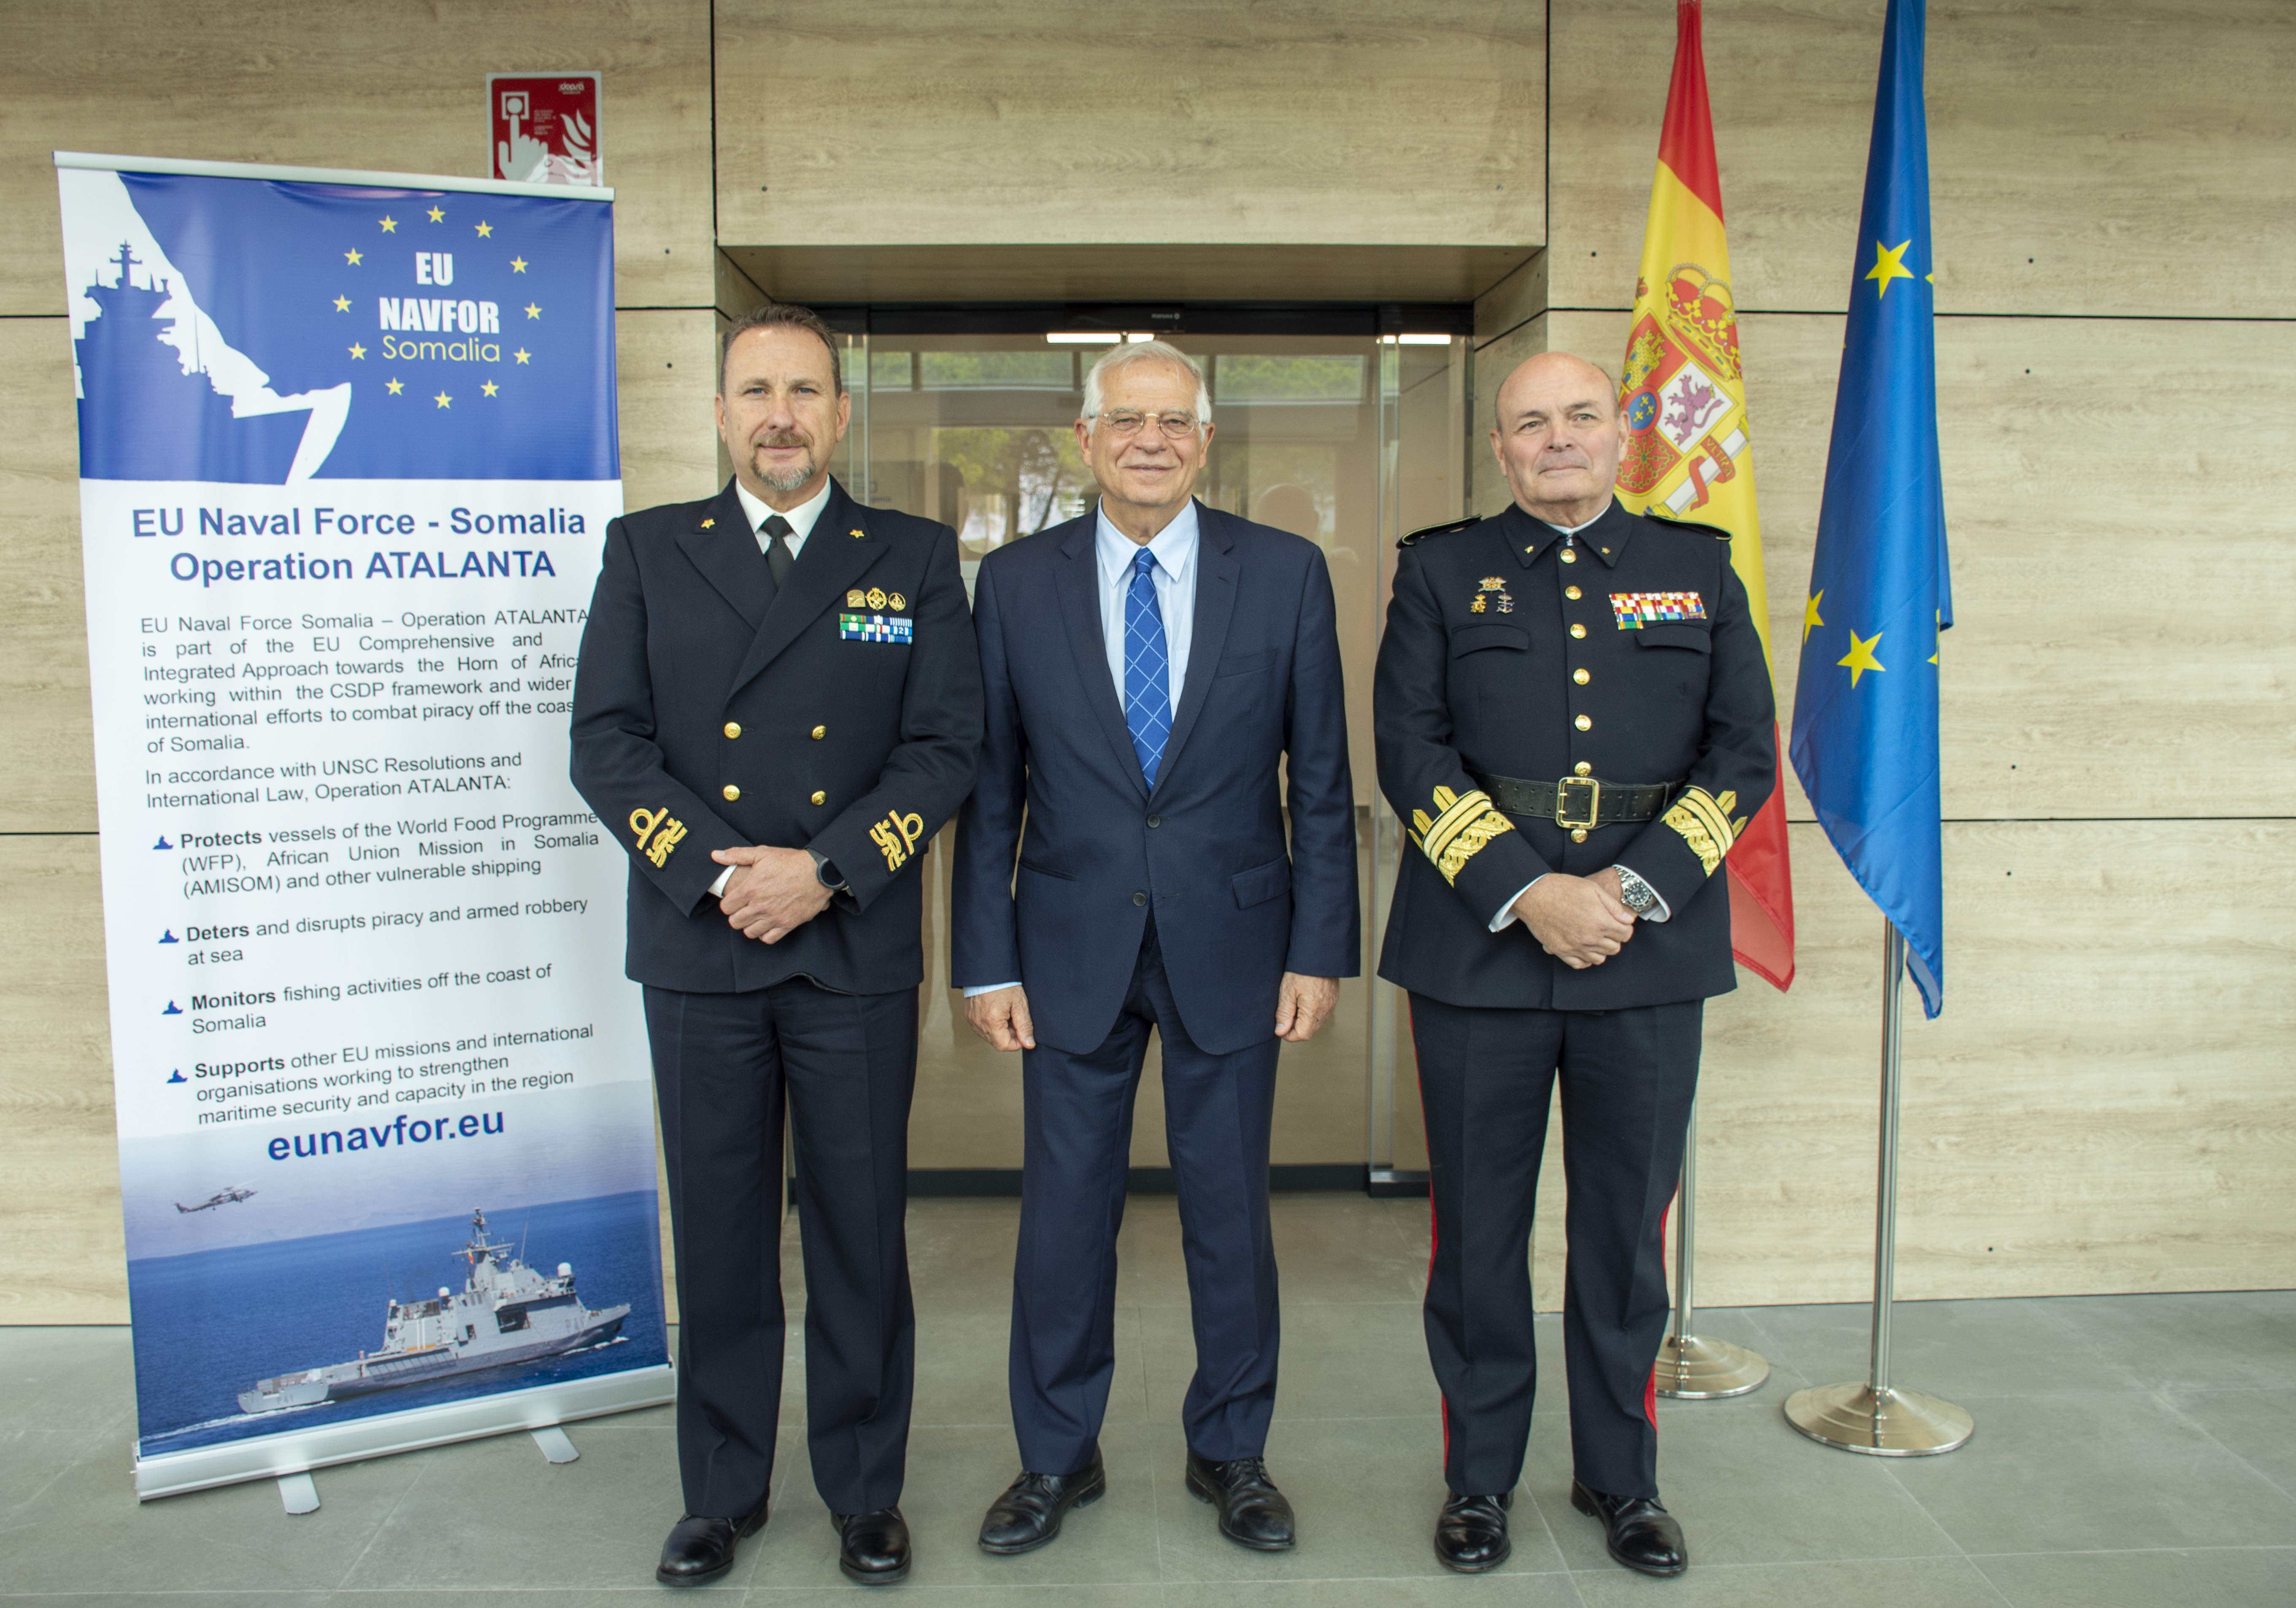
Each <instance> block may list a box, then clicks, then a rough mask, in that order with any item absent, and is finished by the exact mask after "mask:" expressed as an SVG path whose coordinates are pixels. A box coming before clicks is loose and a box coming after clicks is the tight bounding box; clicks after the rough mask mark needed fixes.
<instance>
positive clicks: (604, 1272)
mask: <svg viewBox="0 0 2296 1608" xmlns="http://www.w3.org/2000/svg"><path fill="white" fill-rule="evenodd" d="M472 1204H473V1205H477V1204H481V1202H472ZM488 1228H489V1230H490V1231H491V1232H492V1233H493V1234H494V1235H495V1236H496V1238H497V1239H500V1240H504V1241H507V1242H508V1243H510V1244H511V1245H512V1246H513V1247H520V1246H523V1255H522V1257H521V1259H523V1260H526V1261H528V1262H529V1265H530V1266H532V1267H534V1268H537V1269H538V1270H540V1271H541V1272H543V1273H544V1274H545V1275H547V1274H548V1273H550V1272H552V1271H554V1270H555V1268H556V1267H557V1265H558V1264H559V1263H560V1262H568V1263H571V1264H572V1266H573V1268H574V1275H575V1279H576V1284H577V1286H578V1293H579V1295H580V1298H581V1300H582V1301H583V1302H584V1303H585V1304H586V1305H587V1306H589V1307H592V1308H595V1309H604V1308H608V1307H613V1306H621V1305H625V1304H626V1305H627V1306H628V1308H629V1309H630V1311H629V1316H628V1317H627V1318H625V1319H624V1320H623V1322H622V1326H621V1333H619V1335H618V1336H616V1337H615V1338H614V1339H612V1340H611V1341H605V1342H604V1343H602V1344H599V1345H596V1346H594V1347H592V1348H590V1349H588V1350H580V1351H576V1352H572V1353H570V1354H569V1355H566V1356H562V1357H545V1358H537V1359H536V1360H533V1361H529V1362H523V1363H514V1364H512V1365H510V1366H504V1367H497V1368H489V1369H486V1370H483V1371H480V1372H473V1373H464V1374H455V1375H452V1376H450V1377H447V1378H443V1379H437V1380H433V1381H430V1382H426V1383H420V1384H408V1385H403V1386H399V1387H398V1388H395V1389H390V1390H380V1391H373V1392H371V1393H369V1394H366V1395H363V1396H355V1397H353V1398H351V1399H349V1400H348V1401H326V1402H323V1403H321V1404H319V1405H317V1406H316V1407H289V1408H286V1409H283V1410H281V1411H276V1412H264V1413H246V1412H242V1411H241V1409H240V1404H239V1393H240V1392H241V1391H245V1390H249V1389H250V1388H252V1387H253V1386H254V1385H255V1383H256V1382H258V1380H264V1379H274V1378H276V1377H278V1376H279V1375H281V1374H292V1373H298V1372H300V1371H302V1370H304V1369H307V1368H318V1367H324V1366H328V1365H329V1364H332V1363H339V1362H348V1361H351V1360H353V1359H355V1358H357V1357H358V1356H359V1355H360V1353H361V1352H363V1351H364V1352H366V1353H369V1354H372V1353H373V1352H374V1351H375V1350H378V1349H379V1348H380V1347H381V1343H382V1333H383V1321H384V1316H385V1310H386V1303H387V1301H388V1300H389V1298H391V1297H393V1296H396V1297H398V1299H400V1300H414V1299H420V1298H423V1297H428V1296H430V1295H432V1294H434V1293H435V1292H437V1291H438V1290H439V1287H440V1286H442V1285H444V1286H447V1287H449V1288H453V1289H456V1290H459V1289H460V1288H461V1287H462V1284H463V1280H464V1278H465V1277H466V1276H468V1274H469V1272H470V1268H469V1265H468V1264H467V1263H466V1262H465V1261H464V1260H463V1257H462V1254H461V1252H462V1247H463V1242H464V1241H466V1240H467V1239H468V1238H469V1237H470V1235H471V1218H470V1214H469V1212H468V1211H467V1210H465V1211H463V1212H461V1213H459V1214H458V1215H455V1216H453V1217H442V1218H432V1219H430V1221H428V1222H422V1223H402V1224H394V1225H392V1226H391V1227H386V1228H364V1229H359V1230H357V1231H355V1232H352V1233H348V1234H326V1235H316V1236H314V1237H312V1238H309V1239H300V1240H279V1241H274V1242H272V1243H269V1244H263V1245H241V1246H236V1247H234V1248H232V1249H230V1250H225V1251H198V1252H195V1253H193V1254H192V1255H189V1256H170V1257H158V1258H152V1259H145V1260H143V1261H135V1262H130V1263H128V1264H127V1281H128V1288H129V1294H130V1297H131V1299H132V1300H133V1303H134V1309H135V1331H136V1333H135V1341H136V1344H135V1411H136V1419H137V1423H138V1425H139V1428H140V1431H141V1439H140V1440H139V1442H138V1445H139V1448H140V1450H141V1452H142V1454H143V1456H147V1457H149V1456H158V1455H160V1454H161V1453H166V1452H178V1451H185V1450H189V1449H190V1448H193V1447H201V1446H213V1445H217V1444H218V1443H220V1442H224V1441H230V1440H246V1439H248V1438H250V1437H251V1436H257V1435H272V1434H279V1433H282V1432H286V1431H288V1430H294V1429H304V1428H308V1427H311V1426H313V1425H316V1424H324V1423H340V1422H343V1421H346V1420H348V1419H354V1418H371V1417H374V1416H376V1415H381V1414H385V1413H398V1412H405V1411H406V1410H407V1409H409V1408H411V1407H434V1406H437V1405H438V1404H439V1403H441V1402H447V1401H459V1400H463V1399H467V1398H470V1397H474V1396H485V1395H492V1394H495V1393H496V1392H499V1391H507V1390H524V1389H528V1388H530V1387H532V1386H536V1385H543V1384H551V1383H554V1382H559V1381H561V1380H568V1379H586V1378H590V1377H593V1376H594V1375H597V1374H613V1373H619V1372H622V1371H624V1370H626V1369H629V1368H635V1367H652V1366H659V1365H660V1364H661V1363H663V1362H665V1361H667V1360H668V1356H667V1353H666V1351H665V1350H664V1343H663V1342H664V1334H663V1329H662V1321H663V1312H662V1304H661V1242H660V1228H659V1227H658V1224H657V1220H656V1217H655V1197H654V1195H653V1193H652V1191H651V1190H646V1191H639V1192H634V1193H632V1194H614V1195H601V1196H597V1197H595V1198H594V1199H591V1200H586V1201H558V1202H551V1203H549V1204H546V1205H541V1206H532V1207H521V1208H517V1209H514V1210H505V1211H503V1212H500V1213H497V1214H496V1215H495V1216H493V1217H491V1218H489V1219H488Z"/></svg>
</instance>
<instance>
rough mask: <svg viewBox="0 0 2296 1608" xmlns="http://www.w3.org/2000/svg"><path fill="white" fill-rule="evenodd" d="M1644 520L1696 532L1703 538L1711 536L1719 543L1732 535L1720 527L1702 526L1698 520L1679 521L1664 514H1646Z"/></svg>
mask: <svg viewBox="0 0 2296 1608" xmlns="http://www.w3.org/2000/svg"><path fill="white" fill-rule="evenodd" d="M1643 518H1644V519H1646V520H1654V521H1657V522H1658V523H1660V524H1661V525H1671V526H1673V527H1674V528H1675V529H1677V530H1695V531H1697V532H1698V533H1699V534H1700V535H1701V536H1710V537H1713V538H1714V539H1715V540H1716V541H1718V542H1726V541H1728V540H1729V539H1730V533H1729V532H1728V531H1727V530H1725V529H1722V527H1721V526H1719V525H1702V524H1700V523H1699V522H1698V521H1696V520H1678V519H1674V518H1672V517H1670V516H1669V515H1667V514H1663V513H1645V514H1644V515H1643Z"/></svg>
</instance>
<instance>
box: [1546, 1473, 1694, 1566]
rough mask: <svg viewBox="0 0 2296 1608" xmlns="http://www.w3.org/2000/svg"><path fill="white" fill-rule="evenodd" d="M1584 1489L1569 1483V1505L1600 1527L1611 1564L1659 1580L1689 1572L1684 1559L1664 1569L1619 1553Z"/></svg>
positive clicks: (1608, 1526)
mask: <svg viewBox="0 0 2296 1608" xmlns="http://www.w3.org/2000/svg"><path fill="white" fill-rule="evenodd" d="M1586 1489H1587V1488H1586V1487H1585V1486H1583V1485H1581V1484H1579V1482H1578V1481H1576V1480H1573V1481H1571V1482H1570V1505H1571V1506H1573V1507H1575V1508H1577V1509H1578V1510H1579V1512H1580V1513H1582V1514H1586V1515H1587V1517H1588V1518H1590V1519H1592V1520H1594V1521H1595V1522H1596V1523H1598V1524H1600V1525H1602V1527H1603V1550H1604V1551H1605V1552H1607V1553H1609V1554H1610V1555H1611V1562H1612V1563H1616V1564H1617V1565H1618V1566H1619V1567H1620V1568H1621V1569H1631V1570H1633V1571H1635V1572H1636V1574H1647V1575H1651V1576H1653V1577H1655V1578H1657V1579H1661V1580H1670V1579H1674V1578H1675V1576H1677V1575H1678V1574H1686V1573H1688V1572H1689V1570H1690V1562H1689V1560H1688V1559H1686V1558H1685V1560H1684V1561H1683V1562H1681V1563H1677V1564H1675V1565H1674V1566H1673V1567H1672V1568H1665V1567H1654V1566H1653V1565H1652V1564H1649V1563H1636V1562H1635V1561H1634V1560H1633V1559H1632V1558H1630V1557H1628V1556H1626V1555H1624V1554H1622V1553H1620V1551H1619V1549H1618V1548H1617V1547H1616V1546H1612V1545H1611V1523H1610V1521H1609V1520H1607V1519H1605V1518H1604V1517H1603V1510H1602V1509H1601V1508H1599V1507H1597V1506H1595V1504H1594V1503H1593V1502H1592V1501H1590V1500H1588V1499H1587V1495H1586Z"/></svg>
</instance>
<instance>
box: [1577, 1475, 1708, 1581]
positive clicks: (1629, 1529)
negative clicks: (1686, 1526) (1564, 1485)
mask: <svg viewBox="0 0 2296 1608" xmlns="http://www.w3.org/2000/svg"><path fill="white" fill-rule="evenodd" d="M1570 1505H1571V1506H1573V1507H1575V1508H1577V1509H1578V1510H1579V1512H1580V1513H1582V1514H1587V1516H1589V1517H1590V1518H1596V1519H1600V1520H1602V1521H1603V1531H1604V1533H1605V1536H1606V1538H1608V1539H1609V1541H1610V1544H1611V1556H1612V1557H1613V1558H1616V1559H1617V1560H1618V1561H1619V1562H1620V1563H1624V1564H1625V1565H1626V1566H1627V1567H1628V1568H1629V1569H1638V1570H1640V1571H1642V1572H1643V1573H1644V1574H1680V1573H1681V1572H1682V1571H1684V1570H1685V1569H1687V1568H1689V1567H1690V1548H1689V1547H1687V1546H1685V1545H1683V1540H1682V1526H1681V1525H1679V1524H1677V1523H1676V1522H1674V1515H1673V1514H1670V1513H1669V1512H1667V1511H1666V1509H1665V1508H1663V1507H1661V1506H1660V1505H1659V1501H1658V1498H1657V1497H1608V1496H1604V1495H1603V1493H1602V1492H1601V1491H1598V1490H1589V1489H1587V1487H1585V1486H1583V1485H1581V1484H1579V1481H1576V1480H1573V1481H1571V1482H1570Z"/></svg>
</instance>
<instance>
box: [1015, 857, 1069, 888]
mask: <svg viewBox="0 0 2296 1608" xmlns="http://www.w3.org/2000/svg"><path fill="white" fill-rule="evenodd" d="M1021 870H1023V871H1025V872H1028V873H1029V874H1030V875H1032V876H1049V877H1054V878H1057V879H1058V880H1059V881H1061V882H1074V881H1076V873H1075V872H1073V871H1055V870H1054V869H1053V868H1052V867H1051V866H1039V865H1037V864H1035V863H1033V862H1031V861H1029V860H1026V859H1024V860H1022V861H1021Z"/></svg>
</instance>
